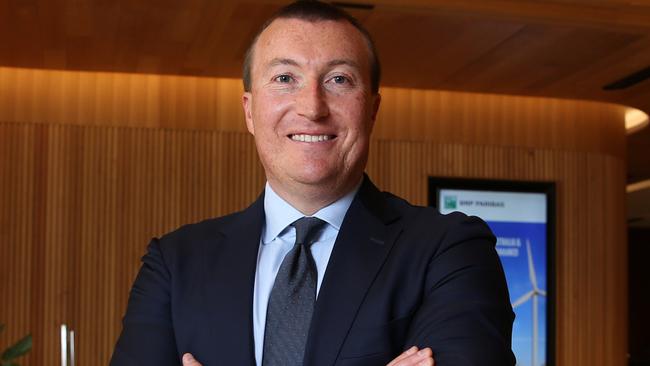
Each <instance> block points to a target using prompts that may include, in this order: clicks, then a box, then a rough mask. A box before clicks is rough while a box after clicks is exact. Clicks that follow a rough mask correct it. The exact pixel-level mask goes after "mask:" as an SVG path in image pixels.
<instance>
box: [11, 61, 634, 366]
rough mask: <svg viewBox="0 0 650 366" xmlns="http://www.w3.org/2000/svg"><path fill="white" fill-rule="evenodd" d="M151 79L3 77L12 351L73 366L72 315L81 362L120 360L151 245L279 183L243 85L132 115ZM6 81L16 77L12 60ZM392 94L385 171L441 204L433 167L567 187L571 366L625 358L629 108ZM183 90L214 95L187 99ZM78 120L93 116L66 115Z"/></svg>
mask: <svg viewBox="0 0 650 366" xmlns="http://www.w3.org/2000/svg"><path fill="white" fill-rule="evenodd" d="M3 72H4V74H3ZM38 73H39V72H34V75H39V74H38ZM54 73H56V72H54ZM3 75H4V76H3ZM43 75H45V76H43ZM114 76H115V78H120V77H125V78H126V77H127V76H124V75H118V74H115V75H114ZM12 77H13V76H12ZM12 77H9V79H11V78H12ZM39 77H40V78H42V79H41V80H45V79H48V78H50V77H52V75H50V74H42V75H40V76H39ZM75 77H77V78H78V79H79V80H80V81H79V85H81V84H87V83H90V81H89V80H84V79H85V78H86V76H84V74H79V75H76V76H75V75H72V74H71V75H68V76H65V77H63V78H62V80H65V79H66V78H75ZM88 77H90V78H94V77H99V76H97V75H89V76H88ZM128 77H134V76H128ZM141 78H143V79H134V80H132V81H131V82H132V84H129V85H131V86H130V87H129V88H134V90H139V91H138V92H133V93H131V94H129V95H130V97H129V98H126V97H123V93H124V90H122V89H119V88H118V89H116V90H114V92H113V94H110V95H108V94H107V95H104V94H102V96H100V93H98V94H95V95H94V96H92V97H88V96H87V95H86V94H85V93H83V92H81V91H80V90H83V88H81V89H79V88H80V87H79V85H77V86H75V87H74V88H70V89H66V90H77V91H76V92H74V93H72V92H70V93H69V94H65V97H60V96H59V97H58V98H59V99H57V101H56V102H55V101H51V100H50V99H49V98H54V97H55V95H58V94H57V92H55V91H41V92H39V93H46V94H47V95H48V96H45V97H43V96H35V95H36V94H38V93H37V92H36V91H35V89H38V88H36V87H35V85H36V84H29V85H30V86H29V87H26V88H23V89H20V90H13V91H12V90H11V89H10V88H8V87H7V86H6V85H7V84H4V83H3V82H0V117H2V118H3V119H4V122H0V268H1V269H2V276H0V299H1V300H0V321H6V322H8V323H9V327H8V329H7V330H6V331H5V332H4V334H2V335H0V345H5V344H8V343H9V342H10V340H15V339H17V338H18V337H19V336H21V335H23V334H24V333H26V332H28V331H31V332H33V333H34V335H35V349H34V351H33V352H32V354H31V355H30V356H28V357H27V358H26V359H25V360H24V362H23V363H24V364H25V365H54V364H57V362H58V357H59V353H58V326H59V325H60V324H61V323H64V322H65V323H67V324H70V325H71V326H72V327H73V328H75V330H76V331H77V339H78V343H77V346H78V352H77V353H78V364H79V365H101V364H106V363H107V360H108V357H109V354H110V352H111V348H112V346H113V344H114V341H115V339H116V337H117V335H118V332H119V329H120V318H121V316H122V313H123V311H124V308H125V305H126V299H127V296H128V289H129V287H130V284H131V282H132V280H133V278H134V276H135V273H136V271H137V269H138V266H139V257H140V256H141V255H142V254H143V253H144V248H145V246H146V244H147V242H148V240H149V239H150V238H151V237H152V236H155V235H160V234H162V233H164V232H166V231H168V230H171V229H173V228H175V227H177V226H178V225H181V224H182V223H187V222H192V221H197V220H200V219H202V218H207V217H211V216H215V215H221V214H225V213H228V212H231V211H234V210H237V209H240V208H243V207H245V206H246V205H247V204H248V203H249V202H251V201H252V200H253V199H254V198H255V196H256V195H257V194H258V193H259V191H260V190H261V188H262V184H263V181H264V177H263V172H262V170H261V168H260V166H259V163H258V162H257V158H256V154H255V149H254V146H253V143H252V139H251V138H250V136H249V135H248V134H247V133H245V132H243V131H240V130H238V129H240V127H238V126H242V127H243V123H242V122H241V120H239V119H238V120H236V121H235V118H239V117H236V116H238V114H237V113H239V112H235V109H234V107H232V108H233V109H230V108H231V106H230V105H228V103H231V102H232V103H235V102H237V103H238V98H237V99H235V97H234V93H235V90H236V88H235V87H234V86H233V89H232V92H221V93H214V94H212V96H211V97H209V98H207V97H204V96H203V94H202V93H203V92H205V90H214V89H212V88H213V87H214V85H211V84H210V83H206V84H205V86H204V88H205V89H201V90H203V92H196V93H195V94H193V97H192V98H187V97H186V96H181V95H184V94H182V93H185V92H187V90H188V89H187V87H188V85H192V84H193V83H194V84H196V85H198V84H201V83H203V82H204V81H205V80H200V79H196V80H195V79H194V78H188V80H186V79H183V78H178V80H176V81H174V83H176V84H174V86H170V87H168V88H167V87H166V88H162V89H159V91H160V90H164V93H163V92H161V93H160V94H165V95H175V97H169V98H171V99H165V98H159V97H156V98H154V99H151V100H150V102H149V103H150V104H146V103H145V105H143V106H141V105H138V104H137V103H133V104H128V105H125V109H128V110H129V111H130V112H128V113H127V112H124V111H119V107H120V103H118V102H116V100H119V101H120V102H124V103H132V102H131V100H132V99H131V98H134V99H135V100H140V101H143V100H144V99H139V98H140V97H141V95H140V93H145V94H147V95H150V94H148V93H149V92H145V91H146V90H149V91H151V90H150V89H149V87H145V86H143V85H138V83H146V82H147V81H148V80H151V79H150V78H158V79H159V80H158V82H157V83H158V84H156V83H154V84H153V85H161V84H164V83H167V82H171V81H170V80H166V79H165V80H163V78H162V77H159V76H151V77H149V76H141ZM2 80H8V78H7V73H6V70H4V71H3V70H2V69H0V81H2ZM212 80H213V81H211V83H213V84H219V83H223V84H224V85H226V84H228V83H230V82H231V81H223V80H216V79H212ZM24 82H25V83H32V82H33V81H26V80H24ZM234 82H235V81H232V83H234ZM109 84H110V83H109ZM12 85H14V84H12ZM49 85H51V86H50V87H51V88H54V84H49ZM179 85H180V86H179ZM233 85H234V84H233ZM177 87H178V88H179V89H178V90H183V92H182V93H181V92H180V91H178V90H176V88H177ZM95 88H96V86H95ZM26 89H27V90H29V92H28V91H26ZM153 89H156V88H153ZM190 89H191V88H190ZM228 90H230V89H228ZM60 93H67V92H64V91H60ZM154 94H155V93H154ZM383 94H384V105H383V108H384V109H383V111H382V115H381V119H380V121H378V125H377V131H376V132H377V134H376V136H375V139H374V140H373V143H372V146H371V159H370V161H369V166H368V172H369V174H370V176H371V177H372V178H373V179H374V180H375V182H376V183H377V184H378V185H379V186H380V187H381V188H383V189H386V190H389V191H392V192H394V193H396V194H398V195H401V196H403V197H405V198H407V199H409V200H411V201H412V202H414V203H418V204H425V203H426V198H427V197H426V194H427V193H426V192H427V187H426V178H427V177H428V176H429V175H436V176H453V177H476V178H496V179H521V180H545V181H554V182H556V183H557V188H558V195H557V203H558V208H557V210H558V211H557V220H558V222H557V236H558V237H557V255H556V261H557V278H558V279H557V289H558V295H557V313H558V314H557V331H556V333H557V337H558V342H557V343H558V344H557V347H558V350H557V360H558V362H557V364H558V365H612V364H613V365H620V364H624V362H625V354H626V349H627V324H626V319H627V246H626V243H625V230H624V227H625V222H624V211H623V197H624V196H623V195H624V169H625V168H624V167H625V164H624V160H623V159H622V158H621V156H622V155H623V153H622V152H621V151H622V147H623V146H624V130H623V123H622V118H621V117H622V113H621V111H622V108H621V107H617V106H611V105H598V104H595V103H586V102H574V101H559V100H551V101H545V100H541V99H534V98H509V97H503V96H501V97H495V96H480V95H476V94H456V93H443V92H432V91H417V90H404V89H386V90H384V91H383ZM155 95H159V94H155ZM70 98H71V99H72V100H70ZM183 98H186V99H183ZM210 98H213V100H212V101H211V102H210V103H208V100H209V99H210ZM145 99H146V98H145ZM181 99H183V100H190V99H192V100H195V101H196V100H199V101H202V102H195V104H193V106H187V105H184V104H183V103H181V102H179V100H181ZM7 100H10V101H11V102H8V101H7ZM154 100H155V102H154ZM59 102H61V103H63V102H65V103H67V104H66V105H65V106H63V107H61V106H59V105H58V103H59ZM82 102H83V103H86V102H88V103H92V105H93V106H94V107H92V108H90V107H87V105H86V104H83V105H82ZM163 103H177V107H175V109H173V108H170V107H168V106H167V107H163V106H162V104H163ZM545 103H547V104H545ZM48 105H49V107H46V106H48ZM129 105H130V107H129ZM180 105H183V106H182V107H178V106H180ZM222 107H223V108H226V109H227V111H221V110H220V108H222ZM238 107H239V106H238V104H237V108H238ZM5 108H11V111H12V112H7V110H6V109H5ZM41 108H46V110H49V111H55V110H56V111H58V112H57V113H54V114H52V115H50V114H48V113H46V112H44V111H40V109H41ZM57 108H59V109H57ZM86 108H88V109H86ZM138 108H145V109H147V110H150V111H154V110H163V109H164V108H169V110H170V111H171V110H172V109H173V110H175V111H177V113H176V114H175V113H172V112H169V113H171V115H168V116H167V117H165V118H167V119H166V120H165V121H166V122H164V123H163V122H161V121H162V117H160V116H162V113H158V112H156V113H158V114H156V113H154V112H151V114H150V116H155V115H158V116H159V117H158V119H156V118H152V119H150V120H148V121H147V122H146V123H144V122H138V121H140V120H139V117H137V116H147V114H140V113H141V112H139V109H138ZM210 108H212V109H210ZM81 110H84V111H85V112H84V113H81V115H83V117H81V116H78V115H77V113H80V112H79V111H81ZM179 110H183V111H184V112H182V113H180V112H178V111H179ZM120 113H121V114H120ZM540 113H542V116H540ZM66 116H67V117H70V118H75V119H74V120H71V121H70V122H69V123H64V122H65V121H64V119H65V118H67V117H66ZM75 116H77V117H75ZM188 116H189V117H188ZM191 116H201V117H191ZM35 117H42V118H43V120H40V121H37V120H34V121H31V118H35ZM55 117H56V118H55ZM186 117H187V118H189V119H190V121H194V122H192V123H193V125H191V127H188V126H187V125H186V124H185V122H186V120H185V118H186ZM192 118H194V119H192ZM204 118H205V120H204ZM207 118H209V119H207ZM84 121H85V122H84ZM499 121H503V122H502V123H503V124H500V123H499ZM32 122H38V123H32ZM138 123H141V124H138ZM111 124H115V125H117V126H111ZM210 126H213V127H210ZM229 129H231V130H229ZM606 137H609V141H610V142H611V144H610V145H607V144H606V139H605V138H606Z"/></svg>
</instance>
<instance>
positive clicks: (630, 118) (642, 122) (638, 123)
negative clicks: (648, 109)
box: [625, 108, 649, 134]
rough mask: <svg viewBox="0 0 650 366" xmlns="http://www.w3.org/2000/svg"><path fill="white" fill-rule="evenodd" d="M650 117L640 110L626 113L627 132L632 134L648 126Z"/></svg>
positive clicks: (629, 110)
mask: <svg viewBox="0 0 650 366" xmlns="http://www.w3.org/2000/svg"><path fill="white" fill-rule="evenodd" d="M648 121H649V119H648V115H647V114H646V113H645V112H643V111H642V110H639V109H634V108H629V109H628V110H627V112H625V131H626V132H627V133H628V134H630V133H634V132H637V131H638V130H640V129H642V128H644V127H645V126H647V125H648Z"/></svg>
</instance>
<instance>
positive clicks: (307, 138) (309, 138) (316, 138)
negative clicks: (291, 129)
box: [288, 134, 336, 142]
mask: <svg viewBox="0 0 650 366" xmlns="http://www.w3.org/2000/svg"><path fill="white" fill-rule="evenodd" d="M288 137H289V138H290V139H292V140H293V141H300V142H323V141H329V140H333V139H335V138H336V135H306V134H295V135H289V136H288Z"/></svg>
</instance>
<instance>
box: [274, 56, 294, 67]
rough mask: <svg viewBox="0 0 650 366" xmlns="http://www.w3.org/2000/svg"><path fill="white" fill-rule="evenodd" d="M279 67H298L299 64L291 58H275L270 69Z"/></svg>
mask: <svg viewBox="0 0 650 366" xmlns="http://www.w3.org/2000/svg"><path fill="white" fill-rule="evenodd" d="M278 65H291V66H298V62H296V61H295V60H292V59H290V58H274V59H273V60H271V62H269V64H268V66H269V67H273V66H278Z"/></svg>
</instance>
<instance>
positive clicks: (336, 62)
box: [327, 59, 359, 69]
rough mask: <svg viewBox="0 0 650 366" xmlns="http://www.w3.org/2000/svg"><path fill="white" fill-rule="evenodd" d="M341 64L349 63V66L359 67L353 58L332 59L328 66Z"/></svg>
mask: <svg viewBox="0 0 650 366" xmlns="http://www.w3.org/2000/svg"><path fill="white" fill-rule="evenodd" d="M339 65H348V66H352V67H354V68H357V69H358V68H359V64H358V63H356V62H355V61H353V60H350V59H337V60H332V61H330V62H328V63H327V66H330V67H332V66H339Z"/></svg>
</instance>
